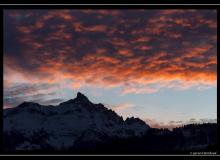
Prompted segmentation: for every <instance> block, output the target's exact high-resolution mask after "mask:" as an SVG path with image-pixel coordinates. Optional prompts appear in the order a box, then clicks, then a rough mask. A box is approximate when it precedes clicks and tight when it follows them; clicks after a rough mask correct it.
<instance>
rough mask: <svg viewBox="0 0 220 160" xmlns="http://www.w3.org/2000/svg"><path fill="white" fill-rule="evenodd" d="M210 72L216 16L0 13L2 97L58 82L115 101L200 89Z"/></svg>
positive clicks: (211, 82) (209, 81)
mask: <svg viewBox="0 0 220 160" xmlns="http://www.w3.org/2000/svg"><path fill="white" fill-rule="evenodd" d="M216 71H217V12H216V11H215V10H5V11H4V88H5V90H8V88H7V86H10V85H13V84H14V83H15V82H16V83H19V82H20V83H21V82H22V83H23V82H25V83H29V84H33V85H35V84H36V83H39V82H40V83H46V84H52V85H53V84H59V83H60V82H61V81H62V82H63V81H68V82H70V83H71V84H70V86H71V87H72V88H74V89H77V88H80V87H83V86H96V87H105V88H115V87H120V88H122V91H121V93H122V94H128V93H155V92H158V91H159V90H162V89H164V88H169V89H177V90H184V89H188V88H191V87H197V88H198V89H201V88H202V89H204V88H208V87H212V86H215V85H216V76H217V74H216ZM15 75H16V76H15Z"/></svg>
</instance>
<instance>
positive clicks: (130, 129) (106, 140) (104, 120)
mask: <svg viewBox="0 0 220 160" xmlns="http://www.w3.org/2000/svg"><path fill="white" fill-rule="evenodd" d="M3 113H4V121H3V123H4V124H3V132H4V149H6V150H12V151H14V150H43V151H47V150H67V151H73V152H78V151H80V152H82V153H86V151H87V149H88V151H92V150H94V151H97V152H99V153H101V152H102V151H103V152H106V153H110V152H111V151H113V152H120V151H124V152H125V153H148V152H151V153H152V152H161V151H163V152H167V151H180V150H181V151H184V150H189V149H196V150H201V149H206V148H207V147H211V148H213V145H215V143H216V137H217V132H216V131H217V128H216V125H212V124H207V125H201V126H200V125H191V126H186V127H181V128H177V129H174V130H173V131H169V130H161V129H153V128H150V127H149V125H147V124H146V123H145V122H144V121H142V120H141V119H139V118H134V117H131V118H127V119H126V120H123V118H122V117H121V116H119V115H118V114H117V113H115V112H114V111H113V110H111V109H109V108H106V107H105V106H104V105H103V104H101V103H98V104H94V103H92V102H90V101H89V99H88V98H87V97H86V96H85V95H83V94H82V93H80V92H78V93H77V96H76V98H74V99H71V100H69V101H66V102H63V103H60V104H59V105H57V106H43V105H40V104H38V103H33V102H23V103H22V104H20V105H19V106H18V107H15V108H8V109H4V110H3ZM121 149H122V150H121Z"/></svg>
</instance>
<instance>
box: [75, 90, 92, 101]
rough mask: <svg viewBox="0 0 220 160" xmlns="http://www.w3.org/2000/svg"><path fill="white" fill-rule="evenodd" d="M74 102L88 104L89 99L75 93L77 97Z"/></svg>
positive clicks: (79, 93)
mask: <svg viewBox="0 0 220 160" xmlns="http://www.w3.org/2000/svg"><path fill="white" fill-rule="evenodd" d="M75 100H78V101H83V102H90V101H89V99H88V98H87V97H86V96H85V95H84V94H82V93H81V92H78V93H77V96H76V98H75Z"/></svg>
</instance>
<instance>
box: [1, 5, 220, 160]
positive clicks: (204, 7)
mask: <svg viewBox="0 0 220 160" xmlns="http://www.w3.org/2000/svg"><path fill="white" fill-rule="evenodd" d="M0 8H1V10H0V12H1V22H2V25H1V27H2V28H1V29H2V39H1V41H2V43H1V45H2V46H1V48H2V62H3V53H4V50H3V46H4V44H3V43H4V42H3V33H4V30H3V10H5V9H9V10H10V9H216V10H217V20H218V29H217V37H218V36H219V21H220V16H219V15H218V14H219V13H220V11H219V6H218V5H190V4H189V5H178V4H175V5H169V4H166V5H144V4H141V5H138V4H136V5H135V4H134V5H130V4H124V5H113V4H111V5H103V4H101V5H99V4H98V5H96V4H91V5H89V4H87V5H66V4H65V5H49V4H48V5H29V4H28V5H1V6H0ZM217 46H220V44H219V38H217ZM217 53H218V47H217ZM217 57H218V56H217ZM217 59H218V58H217ZM217 63H218V60H217ZM217 68H218V66H217ZM217 70H218V69H217ZM1 81H2V91H3V63H2V79H1ZM218 82H219V77H218V72H217V83H218ZM218 93H219V89H218V87H217V99H218ZM1 96H2V101H1V103H2V106H3V92H1ZM219 112H220V111H219V109H218V100H217V124H218V135H220V126H219V124H220V118H219V117H218V116H219ZM0 114H1V117H2V118H1V123H0V128H1V129H2V131H3V109H1V111H0ZM1 134H2V132H1ZM1 136H2V138H1V139H0V145H1V148H0V155H73V156H78V155H79V154H72V153H71V152H62V151H61V152H57V151H55V152H54V151H53V152H38V151H27V152H26V151H13V152H6V151H4V148H3V135H1ZM219 144H220V138H219V137H218V152H217V155H219V153H220V147H219ZM87 155H95V154H83V155H82V156H87ZM98 155H104V156H106V155H113V154H98ZM118 155H119V154H117V156H118ZM122 155H123V154H122ZM141 155H142V154H141ZM158 155H160V156H161V154H158ZM172 155H173V156H190V158H193V157H198V156H199V157H201V156H202V155H190V154H186V155H179V154H172ZM130 156H131V155H130ZM142 156H152V155H150V154H149V155H148V154H146V155H144V154H143V155H142ZM153 156H157V155H153ZM163 156H170V155H163ZM203 156H205V155H203ZM208 156H212V157H213V156H216V155H208ZM179 158H180V157H179Z"/></svg>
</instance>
